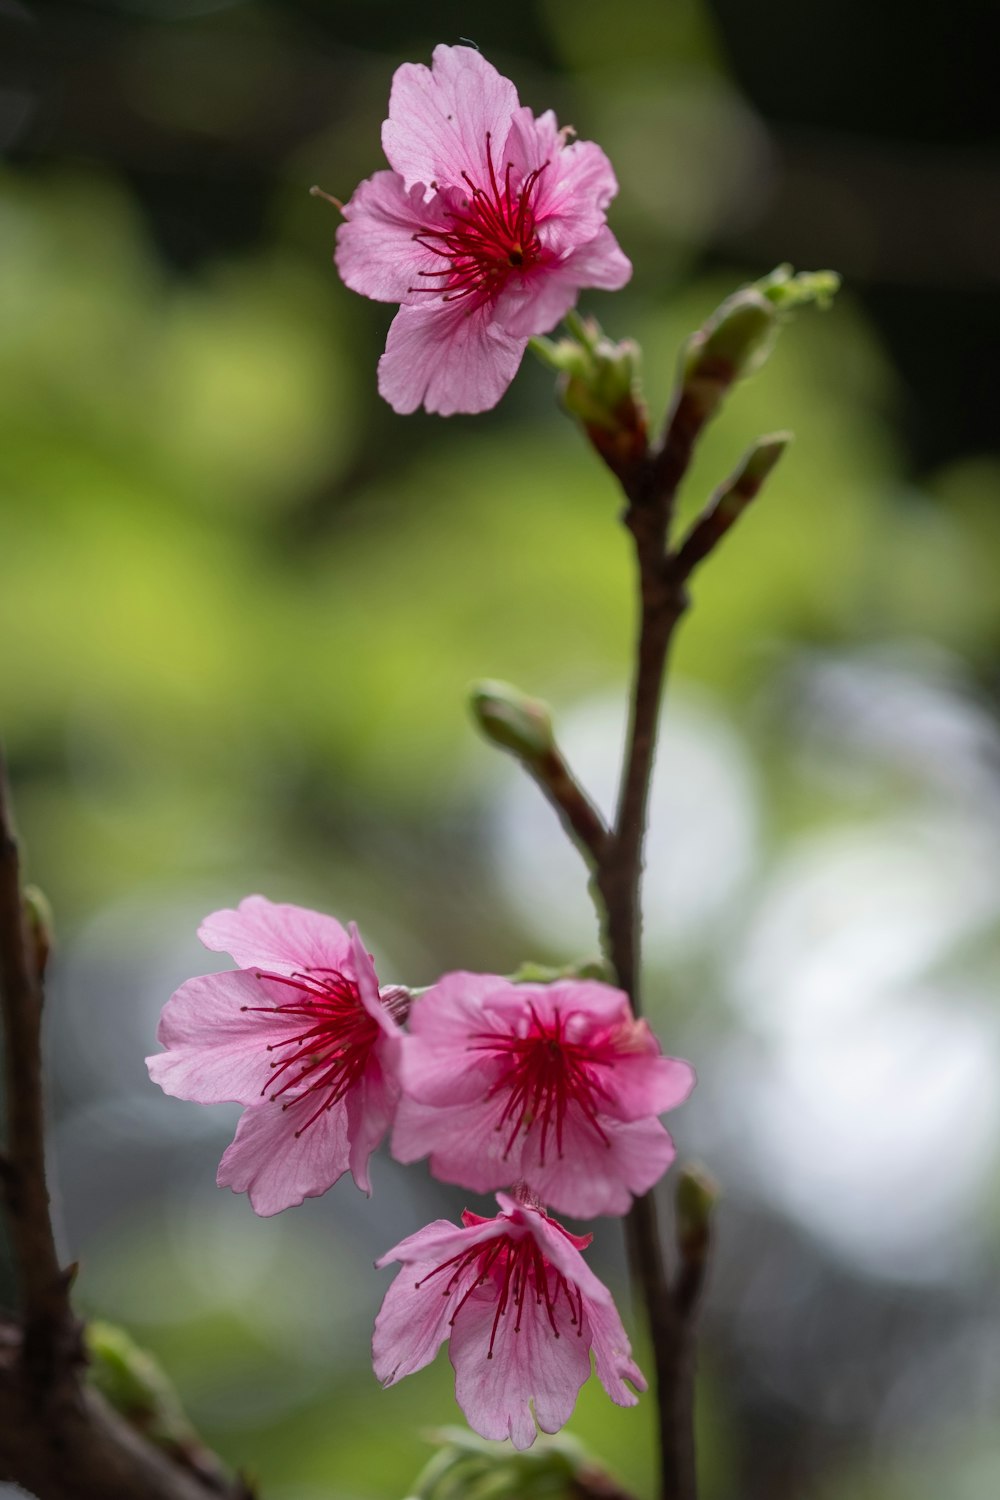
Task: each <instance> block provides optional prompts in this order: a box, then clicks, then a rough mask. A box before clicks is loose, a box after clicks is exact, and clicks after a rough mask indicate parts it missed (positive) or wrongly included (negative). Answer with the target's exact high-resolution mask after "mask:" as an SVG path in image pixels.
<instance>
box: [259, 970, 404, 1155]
mask: <svg viewBox="0 0 1000 1500" xmlns="http://www.w3.org/2000/svg"><path fill="white" fill-rule="evenodd" d="M255 978H257V979H266V980H267V981H268V982H269V983H270V984H280V985H283V986H285V987H286V988H288V989H292V990H295V991H296V992H297V998H296V999H295V1000H290V1001H289V1003H288V1004H286V1005H249V1006H243V1007H242V1008H243V1009H244V1010H249V1011H256V1012H258V1013H259V1014H261V1015H266V1016H283V1017H284V1016H287V1017H289V1018H293V1017H294V1018H295V1019H302V1020H304V1021H306V1022H307V1023H309V1024H308V1025H307V1026H306V1027H305V1028H304V1029H303V1030H301V1031H298V1032H296V1033H295V1034H294V1035H292V1036H287V1037H282V1038H281V1040H280V1041H277V1042H270V1043H268V1045H267V1050H268V1052H274V1053H284V1054H285V1056H283V1057H279V1058H278V1059H276V1060H275V1061H273V1062H271V1064H270V1068H271V1077H270V1079H269V1080H268V1082H267V1083H266V1084H265V1085H264V1087H263V1088H262V1089H261V1094H263V1095H266V1096H269V1097H270V1098H271V1099H274V1100H277V1099H282V1096H283V1095H285V1094H287V1093H288V1092H289V1091H290V1090H294V1094H293V1097H292V1098H289V1099H282V1106H281V1107H282V1109H286V1110H287V1109H290V1108H293V1107H294V1106H295V1105H296V1104H299V1103H300V1102H302V1101H303V1100H305V1099H311V1100H313V1102H316V1100H317V1098H318V1101H319V1102H318V1107H317V1108H315V1109H314V1110H313V1111H312V1113H311V1114H310V1115H309V1117H308V1119H307V1120H306V1121H305V1123H304V1124H302V1125H300V1126H299V1127H298V1129H297V1130H296V1132H295V1135H296V1138H298V1137H299V1136H300V1135H302V1133H303V1132H304V1131H306V1130H308V1129H309V1127H310V1125H313V1124H314V1123H315V1122H316V1121H317V1120H318V1119H319V1117H320V1115H322V1114H325V1113H326V1111H327V1110H328V1109H332V1108H333V1106H334V1105H335V1104H338V1103H339V1102H340V1100H341V1099H343V1098H344V1096H345V1094H347V1093H348V1091H349V1090H350V1089H352V1088H353V1087H354V1086H355V1084H357V1083H358V1082H359V1081H360V1079H361V1077H362V1075H363V1073H364V1071H365V1068H366V1067H367V1066H368V1059H369V1056H370V1054H371V1050H372V1047H373V1046H374V1044H375V1042H376V1040H377V1039H378V1035H379V1027H378V1022H377V1021H376V1020H375V1019H374V1018H373V1017H372V1016H370V1015H369V1014H368V1012H367V1010H366V1009H365V1007H364V1006H363V1005H362V1003H361V996H360V994H359V993H358V987H357V985H356V984H355V983H354V981H353V980H351V979H348V978H346V976H345V975H344V974H342V973H341V972H340V971H339V970H338V969H323V968H315V969H307V970H304V971H301V972H297V973H294V974H290V975H289V974H270V973H267V972H265V971H264V970H260V969H258V970H255Z"/></svg>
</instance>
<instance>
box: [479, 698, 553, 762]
mask: <svg viewBox="0 0 1000 1500" xmlns="http://www.w3.org/2000/svg"><path fill="white" fill-rule="evenodd" d="M469 702H470V705H471V707H472V712H473V713H474V714H475V717H476V721H477V723H478V724H479V727H480V729H481V730H482V731H483V733H484V734H485V736H486V738H487V739H488V740H492V741H493V743H494V745H500V746H502V748H503V749H504V750H512V751H513V752H514V754H515V755H518V756H520V757H521V759H522V760H532V761H534V760H541V759H542V758H543V757H544V756H546V755H549V754H551V752H552V751H553V750H554V749H555V736H554V733H553V729H552V715H551V712H550V710H549V706H548V704H547V703H542V702H541V700H540V699H538V698H529V697H528V696H527V695H526V694H525V693H522V692H521V691H520V689H519V688H516V687H512V686H511V684H510V683H509V682H493V681H488V682H478V683H476V684H475V686H474V687H473V688H472V690H471V693H470V695H469Z"/></svg>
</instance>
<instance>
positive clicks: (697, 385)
mask: <svg viewBox="0 0 1000 1500" xmlns="http://www.w3.org/2000/svg"><path fill="white" fill-rule="evenodd" d="M777 326H778V314H777V312H776V311H775V309H774V306H773V304H772V303H771V302H769V301H768V299H767V298H766V297H765V296H763V295H762V293H760V292H759V291H757V289H756V287H744V288H743V290H742V291H741V292H734V293H733V295H732V296H731V297H727V298H726V300H725V302H723V303H722V304H721V306H719V307H717V308H716V310H715V312H714V313H713V314H712V316H711V317H710V318H709V320H708V322H707V323H706V324H705V326H704V328H702V329H700V330H699V331H698V332H697V333H696V334H695V335H694V336H693V337H692V338H691V339H690V340H689V341H688V346H687V351H686V354H685V359H684V386H685V389H686V390H688V391H689V392H691V393H692V394H694V395H695V396H696V397H697V398H699V399H698V405H699V407H702V408H708V410H709V411H711V410H714V408H715V407H716V406H717V405H718V403H719V401H720V400H721V399H722V396H723V395H724V393H725V392H726V390H728V388H729V386H731V385H732V384H733V381H734V380H738V379H740V377H741V376H744V375H750V374H752V373H753V371H754V370H755V369H757V368H758V366H759V365H761V364H763V362H764V360H765V359H766V358H767V356H768V353H769V352H770V348H771V344H772V343H773V341H774V335H775V332H776V330H777Z"/></svg>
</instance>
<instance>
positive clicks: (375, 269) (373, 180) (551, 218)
mask: <svg viewBox="0 0 1000 1500" xmlns="http://www.w3.org/2000/svg"><path fill="white" fill-rule="evenodd" d="M571 135H572V132H571V131H566V130H560V129H559V127H558V126H557V124H556V119H555V115H554V114H553V113H552V111H551V110H549V111H548V112H547V113H545V114H543V115H541V116H540V117H539V118H538V119H537V120H536V119H535V116H534V115H533V114H532V112H531V110H530V109H528V108H527V107H524V108H522V107H521V106H520V104H519V102H518V97H517V90H516V89H515V88H514V85H513V84H512V83H511V82H510V80H509V79H507V78H502V77H501V75H500V74H499V73H498V72H497V70H496V69H495V68H494V67H492V66H491V64H490V63H488V62H487V61H486V59H485V58H484V57H481V56H480V54H479V53H478V52H477V51H475V50H474V49H473V48H471V47H445V46H440V47H435V49H434V61H433V67H431V68H427V67H425V66H424V65H423V64H422V63H404V64H403V66H402V67H401V68H398V69H397V70H396V74H395V77H394V78H393V82H392V91H391V93H390V96H389V118H388V119H387V120H386V122H385V124H384V125H383V127H382V146H383V149H384V150H385V154H386V156H387V157H388V160H389V164H390V166H391V167H392V169H393V170H392V171H391V172H385V171H383V172H376V173H375V175H374V176H373V177H370V178H368V180H367V181H366V182H363V183H362V184H361V185H360V187H359V188H358V189H357V191H356V192H355V193H354V196H353V197H352V198H351V200H350V202H349V203H348V204H347V205H346V207H345V208H344V216H345V219H346V222H345V223H344V224H342V225H341V227H340V229H339V231H338V233H337V252H336V261H337V268H338V270H339V271H340V274H341V276H342V277H343V279H344V281H345V282H346V283H347V285H348V286H349V287H351V288H352V290H354V291H356V292H360V293H361V294H362V295H363V296H365V297H372V298H374V299H375V301H377V302H398V303H400V304H401V306H400V309H399V312H398V313H397V314H396V317H395V319H394V321H393V324H392V327H391V328H390V330H389V338H388V342H387V344H386V348H385V353H384V354H383V356H382V358H381V360H380V362H379V372H378V379H379V390H380V392H381V393H382V395H383V396H384V397H385V399H386V400H387V401H388V402H389V404H390V406H392V407H393V408H394V410H396V411H398V412H411V411H415V410H416V409H417V407H418V406H421V405H423V406H425V407H426V408H427V410H428V411H433V412H440V413H441V414H442V415H443V416H449V415H451V414H452V413H453V412H460V411H462V412H475V411H486V410H487V408H488V407H491V406H495V405H496V403H497V402H498V401H499V399H500V397H501V396H502V395H503V393H504V391H505V390H506V389H507V387H508V386H509V385H510V382H511V381H512V380H513V378H514V375H515V374H516V372H517V367H518V365H519V364H520V363H521V357H522V355H523V354H524V351H525V348H526V347H527V343H528V339H529V338H530V337H531V336H533V335H535V334H540V333H547V332H548V331H549V330H550V329H552V328H554V327H555V325H556V324H557V323H558V322H559V320H560V318H562V317H564V316H565V314H566V313H567V312H568V311H569V309H570V308H571V307H572V306H573V305H574V303H575V302H576V299H577V294H578V293H579V291H580V290H581V288H583V287H601V288H603V289H605V290H611V291H613V290H615V289H617V288H618V287H621V286H624V284H625V282H626V281H627V280H628V279H629V276H630V275H631V274H632V267H631V265H630V263H629V261H628V260H627V259H626V257H625V256H624V255H623V254H622V252H621V250H620V249H619V247H618V243H617V241H616V240H615V238H614V235H613V234H612V233H611V231H610V229H609V228H608V227H607V223H606V221H605V215H606V210H607V207H608V204H609V203H610V202H611V199H612V198H613V197H614V196H615V194H616V193H617V191H618V184H617V182H616V181H615V175H614V172H613V171H612V169H611V164H610V162H609V161H608V159H607V157H606V156H605V155H604V152H603V151H602V150H601V149H600V147H599V146H596V145H594V143H593V142H591V141H573V140H571V139H570V137H571Z"/></svg>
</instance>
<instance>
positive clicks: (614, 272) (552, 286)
mask: <svg viewBox="0 0 1000 1500" xmlns="http://www.w3.org/2000/svg"><path fill="white" fill-rule="evenodd" d="M631 275H632V263H631V261H630V260H628V258H627V257H626V256H624V255H623V254H622V252H621V250H620V249H619V246H618V241H617V240H616V239H615V237H614V235H613V234H612V233H611V230H610V229H608V228H607V226H605V227H604V228H603V229H599V230H598V231H597V233H596V234H595V236H594V238H593V239H592V240H590V241H588V242H587V244H585V245H580V246H579V247H578V248H577V249H575V250H572V251H571V252H570V253H569V254H568V255H566V257H565V258H564V259H562V260H556V261H551V262H550V261H543V262H541V263H540V264H539V265H538V266H536V267H535V268H534V270H533V271H532V272H531V273H530V274H529V275H527V276H524V277H522V278H521V280H520V282H519V283H511V285H510V286H509V287H508V288H507V289H506V290H505V291H504V292H503V293H502V294H501V296H500V297H499V298H498V299H497V303H496V308H495V313H494V315H495V317H496V319H497V322H498V323H501V324H502V325H503V328H504V330H505V331H506V332H507V333H509V334H513V335H514V336H516V337H534V336H535V335H536V334H540V333H548V332H549V331H550V330H551V329H553V328H554V327H555V325H556V324H557V323H558V322H559V320H560V319H561V318H564V317H565V316H566V314H567V312H568V311H569V309H570V308H571V307H573V306H574V304H575V303H576V300H577V298H578V297H579V295H580V292H581V291H583V290H584V289H585V288H587V287H595V288H597V289H598V290H600V291H617V290H618V288H619V287H623V286H624V285H625V283H626V282H627V281H628V279H629V277H630V276H631Z"/></svg>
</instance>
